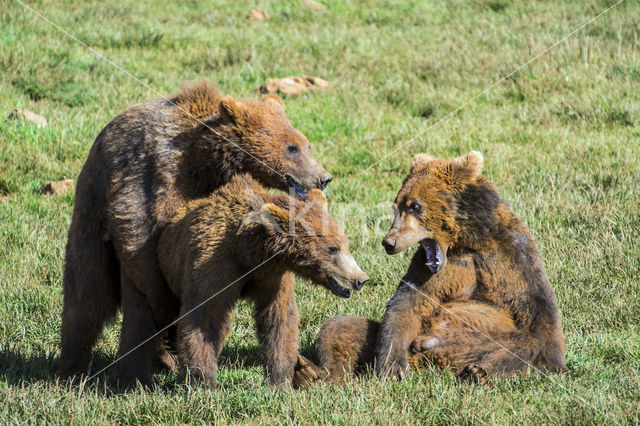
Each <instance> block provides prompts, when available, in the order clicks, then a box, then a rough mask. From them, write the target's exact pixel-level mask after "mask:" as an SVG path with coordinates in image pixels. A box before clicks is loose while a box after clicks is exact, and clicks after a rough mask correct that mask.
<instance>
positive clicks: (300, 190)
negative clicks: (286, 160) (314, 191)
mask: <svg viewBox="0 0 640 426" xmlns="http://www.w3.org/2000/svg"><path fill="white" fill-rule="evenodd" d="M285 179H286V180H287V185H289V186H290V187H291V188H293V189H295V190H296V194H298V197H300V198H302V199H305V198H307V192H306V191H305V190H304V188H303V187H302V185H300V184H299V183H298V182H296V180H295V179H294V178H292V177H291V175H286V176H285Z"/></svg>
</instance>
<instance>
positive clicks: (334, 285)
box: [328, 277, 351, 299]
mask: <svg viewBox="0 0 640 426" xmlns="http://www.w3.org/2000/svg"><path fill="white" fill-rule="evenodd" d="M328 281H329V288H330V289H331V291H332V292H333V294H335V295H336V296H339V297H344V298H345V299H348V298H350V297H351V292H350V291H349V290H347V289H346V288H342V287H341V286H340V284H338V282H337V281H336V280H335V279H334V278H332V277H329V278H328Z"/></svg>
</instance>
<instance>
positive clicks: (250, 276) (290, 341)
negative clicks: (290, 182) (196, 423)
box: [158, 176, 368, 385]
mask: <svg viewBox="0 0 640 426" xmlns="http://www.w3.org/2000/svg"><path fill="white" fill-rule="evenodd" d="M307 198H308V200H307V201H300V200H293V199H291V200H290V199H289V198H288V197H286V196H284V195H269V194H267V193H266V192H265V191H264V190H263V189H262V187H260V185H258V184H257V183H256V182H255V181H254V180H253V179H251V178H250V177H248V176H238V177H235V178H233V179H232V180H231V182H230V183H228V184H227V185H225V186H223V187H221V188H220V189H219V190H217V191H215V192H214V193H213V194H212V195H211V196H210V197H208V198H204V199H200V200H195V201H193V202H191V203H189V204H188V206H187V207H185V208H184V209H181V210H180V211H179V212H178V213H177V215H176V217H175V218H174V219H173V220H172V221H171V223H170V224H169V225H168V226H167V227H166V229H165V230H164V231H163V232H162V233H161V236H160V239H159V245H158V259H159V262H160V268H161V270H162V272H163V273H164V276H165V277H166V279H167V281H168V283H169V286H170V287H171V290H172V291H173V292H174V293H175V294H176V295H178V296H179V298H180V299H181V302H182V304H181V309H180V313H181V314H182V315H186V316H185V317H184V318H182V319H181V320H180V321H179V322H178V348H179V358H180V361H181V362H182V363H183V364H184V365H185V366H186V367H188V368H189V370H190V372H191V374H192V375H194V376H195V377H198V378H203V379H204V380H205V381H206V382H207V383H209V384H211V385H215V382H216V371H217V366H218V357H219V355H220V351H221V350H222V346H223V344H224V341H225V339H226V338H227V335H228V334H229V331H230V328H231V310H232V309H233V306H234V305H235V303H236V301H237V300H238V299H239V298H248V299H250V300H251V301H253V302H254V305H255V319H256V328H257V332H258V339H259V341H260V344H261V346H262V351H263V355H264V365H265V369H266V371H267V373H268V375H269V379H270V382H271V383H272V384H278V385H282V384H286V383H287V382H288V381H290V380H291V377H292V374H293V368H294V364H295V361H296V359H297V356H298V340H297V339H298V322H299V319H298V308H297V306H296V302H295V295H294V291H293V287H294V279H293V273H296V274H299V275H301V276H303V277H305V278H307V279H309V280H311V281H312V282H314V283H316V284H319V285H324V286H326V287H328V288H332V287H331V285H330V283H329V281H328V279H329V277H331V278H333V279H334V280H335V282H337V283H338V284H339V285H340V286H341V287H342V288H343V289H359V288H361V287H362V285H363V284H364V282H365V281H366V280H367V279H368V277H367V276H366V275H365V274H364V273H363V272H362V270H361V269H360V268H359V267H358V266H357V264H356V263H355V261H354V260H353V257H352V256H351V254H350V252H349V242H348V240H347V239H346V237H345V235H344V233H343V232H342V230H341V229H340V227H339V226H338V224H337V223H336V221H335V220H334V219H333V218H331V217H330V216H329V214H328V211H327V204H326V199H325V197H324V195H323V194H322V192H321V191H320V190H317V189H314V190H312V191H311V192H310V193H309V196H308V197H307ZM334 248H335V252H332V249H334ZM203 302H205V303H204V305H203V306H200V305H201V304H202V303H203ZM194 309H195V310H194ZM192 310H193V312H191V311H192ZM189 312H191V313H189Z"/></svg>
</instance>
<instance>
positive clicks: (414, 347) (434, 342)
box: [411, 336, 440, 354]
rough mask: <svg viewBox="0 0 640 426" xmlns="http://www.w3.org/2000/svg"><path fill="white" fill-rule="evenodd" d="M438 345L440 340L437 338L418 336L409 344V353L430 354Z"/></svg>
mask: <svg viewBox="0 0 640 426" xmlns="http://www.w3.org/2000/svg"><path fill="white" fill-rule="evenodd" d="M439 344H440V340H439V339H438V338H437V337H430V336H419V337H417V338H416V340H414V341H413V343H411V353H413V354H420V353H425V352H431V351H432V350H433V349H434V348H435V347H436V346H438V345H439Z"/></svg>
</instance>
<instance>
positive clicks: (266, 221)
mask: <svg viewBox="0 0 640 426" xmlns="http://www.w3.org/2000/svg"><path fill="white" fill-rule="evenodd" d="M255 225H262V226H265V227H267V228H269V229H273V230H275V231H276V232H287V233H288V232H289V212H288V211H287V210H285V209H283V208H282V207H278V206H276V205H275V204H273V203H266V204H263V205H262V206H261V207H260V209H258V210H256V211H254V212H251V213H249V214H248V215H247V216H245V218H244V219H243V220H242V223H241V224H240V227H239V228H238V234H240V233H241V232H243V231H244V230H246V229H248V228H250V227H252V226H255Z"/></svg>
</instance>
